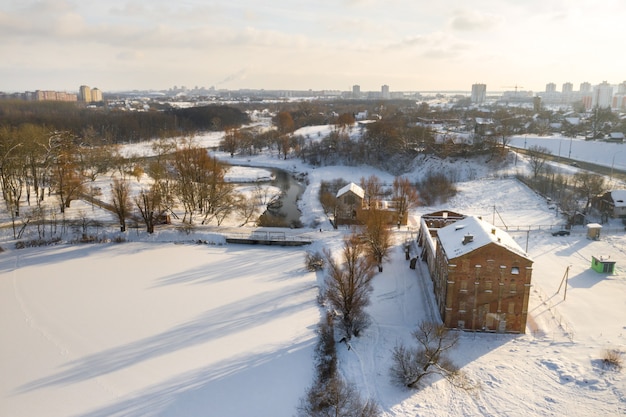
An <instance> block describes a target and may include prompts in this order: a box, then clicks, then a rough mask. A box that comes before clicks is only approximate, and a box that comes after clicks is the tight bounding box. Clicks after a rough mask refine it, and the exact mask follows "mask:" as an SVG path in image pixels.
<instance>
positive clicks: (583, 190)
mask: <svg viewBox="0 0 626 417" xmlns="http://www.w3.org/2000/svg"><path fill="white" fill-rule="evenodd" d="M574 180H575V181H576V192H577V194H578V195H579V196H580V197H581V198H584V199H585V200H586V203H585V210H584V211H585V213H587V212H588V210H589V206H590V205H591V200H592V199H593V197H595V196H597V195H599V194H601V193H602V192H603V191H604V177H602V176H600V175H597V174H592V173H590V172H586V171H581V172H577V173H576V174H574Z"/></svg>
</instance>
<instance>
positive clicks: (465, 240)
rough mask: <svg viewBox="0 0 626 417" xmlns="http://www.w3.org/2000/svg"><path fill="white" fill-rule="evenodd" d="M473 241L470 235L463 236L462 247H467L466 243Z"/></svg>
mask: <svg viewBox="0 0 626 417" xmlns="http://www.w3.org/2000/svg"><path fill="white" fill-rule="evenodd" d="M473 241H474V236H473V235H470V234H469V233H468V234H466V235H465V236H463V244H464V245H467V244H468V243H470V242H473Z"/></svg>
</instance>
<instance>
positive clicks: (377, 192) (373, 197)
mask: <svg viewBox="0 0 626 417" xmlns="http://www.w3.org/2000/svg"><path fill="white" fill-rule="evenodd" d="M360 183H361V188H363V191H364V192H365V201H366V205H367V207H371V206H372V205H373V204H372V203H374V202H375V201H377V200H378V199H380V197H381V195H382V193H383V183H382V181H381V180H380V178H378V177H377V176H376V175H370V176H369V178H365V177H362V178H361V181H360Z"/></svg>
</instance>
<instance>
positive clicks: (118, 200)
mask: <svg viewBox="0 0 626 417" xmlns="http://www.w3.org/2000/svg"><path fill="white" fill-rule="evenodd" d="M111 194H112V200H113V208H114V211H115V215H116V216H117V218H118V219H119V221H120V231H122V232H125V231H126V218H127V217H128V216H129V215H130V210H131V209H130V208H131V203H130V187H129V184H128V180H126V179H124V178H122V179H119V178H114V179H113V183H112V184H111Z"/></svg>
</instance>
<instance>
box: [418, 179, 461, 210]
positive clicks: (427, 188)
mask: <svg viewBox="0 0 626 417" xmlns="http://www.w3.org/2000/svg"><path fill="white" fill-rule="evenodd" d="M416 185H417V189H418V191H419V196H420V200H421V201H422V204H423V205H426V206H432V205H434V204H437V203H445V202H447V201H448V200H449V199H451V198H452V197H454V196H455V195H456V193H457V191H458V190H457V189H456V187H455V186H454V183H453V182H452V181H451V180H450V179H448V177H447V176H446V175H445V174H434V173H430V174H428V175H427V176H426V178H424V180H423V181H420V182H418V183H417V184H416Z"/></svg>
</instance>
